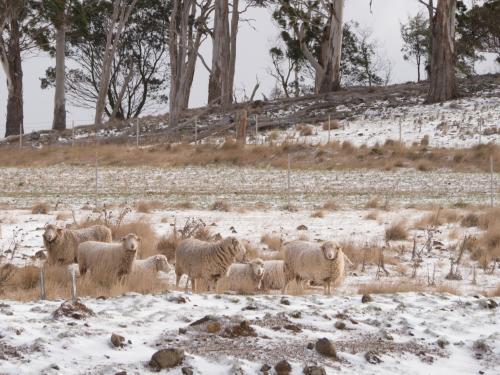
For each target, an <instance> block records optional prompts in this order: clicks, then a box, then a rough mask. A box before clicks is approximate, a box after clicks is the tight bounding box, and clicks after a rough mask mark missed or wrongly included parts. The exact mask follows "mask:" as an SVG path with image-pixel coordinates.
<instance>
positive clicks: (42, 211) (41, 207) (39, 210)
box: [31, 202, 50, 215]
mask: <svg viewBox="0 0 500 375" xmlns="http://www.w3.org/2000/svg"><path fill="white" fill-rule="evenodd" d="M49 211H50V208H49V205H48V203H45V202H40V203H37V204H35V205H34V206H33V207H31V213H32V214H34V215H47V214H48V213H49Z"/></svg>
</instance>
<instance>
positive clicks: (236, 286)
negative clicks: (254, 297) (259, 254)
mask: <svg viewBox="0 0 500 375" xmlns="http://www.w3.org/2000/svg"><path fill="white" fill-rule="evenodd" d="M263 276H264V262H263V261H262V259H259V258H256V259H253V260H252V261H251V262H249V263H233V264H231V266H230V267H229V269H228V271H227V275H226V276H225V277H223V278H222V279H221V280H219V283H221V284H222V285H223V287H224V289H226V290H232V291H235V292H239V293H253V292H256V291H257V290H259V289H260V287H261V282H262V277H263Z"/></svg>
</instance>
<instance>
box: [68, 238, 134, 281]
mask: <svg viewBox="0 0 500 375" xmlns="http://www.w3.org/2000/svg"><path fill="white" fill-rule="evenodd" d="M140 242H141V239H140V238H139V237H138V236H137V235H135V234H133V233H129V234H127V235H126V236H125V237H123V238H122V239H121V241H120V242H119V243H106V242H97V241H86V242H83V243H81V244H80V245H78V266H79V269H80V275H82V276H83V275H85V274H86V273H87V271H89V270H90V271H91V272H110V273H113V274H115V275H116V276H118V277H121V276H124V275H126V274H129V273H131V271H132V266H133V264H134V260H135V257H136V255H137V252H138V251H139V245H140Z"/></svg>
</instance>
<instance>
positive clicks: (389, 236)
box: [385, 220, 408, 241]
mask: <svg viewBox="0 0 500 375" xmlns="http://www.w3.org/2000/svg"><path fill="white" fill-rule="evenodd" d="M407 238H408V230H407V229H406V225H405V223H404V221H402V220H399V221H397V222H394V223H392V224H391V225H390V226H388V227H387V228H386V229H385V240H386V241H402V240H406V239H407Z"/></svg>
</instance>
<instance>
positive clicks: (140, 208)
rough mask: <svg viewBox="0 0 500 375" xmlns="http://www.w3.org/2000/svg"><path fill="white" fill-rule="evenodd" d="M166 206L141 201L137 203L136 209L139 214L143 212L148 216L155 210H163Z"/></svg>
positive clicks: (157, 202)
mask: <svg viewBox="0 0 500 375" xmlns="http://www.w3.org/2000/svg"><path fill="white" fill-rule="evenodd" d="M163 207H164V204H163V203H162V202H160V201H149V200H140V201H138V202H136V203H135V209H136V210H137V212H141V213H143V214H148V213H150V212H151V211H153V210H158V209H162V208H163Z"/></svg>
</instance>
